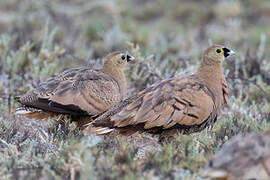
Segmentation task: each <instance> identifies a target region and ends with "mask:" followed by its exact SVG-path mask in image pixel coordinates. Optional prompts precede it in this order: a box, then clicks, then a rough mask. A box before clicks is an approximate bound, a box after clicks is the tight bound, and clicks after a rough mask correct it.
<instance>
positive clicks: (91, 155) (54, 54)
mask: <svg viewBox="0 0 270 180" xmlns="http://www.w3.org/2000/svg"><path fill="white" fill-rule="evenodd" d="M269 19H270V1H269V0H256V1H254V0H209V1H198V0H186V1H184V0H170V1H167V0H129V1H128V0H93V1H86V0H54V1H52V0H2V1H0V101H1V102H2V103H1V104H0V176H1V178H14V179H25V178H27V179H36V178H41V179H119V178H120V177H122V178H123V179H137V178H140V179H148V178H156V179H164V178H167V179H174V178H178V179H202V177H200V172H201V170H202V169H203V167H204V165H205V163H206V162H207V160H208V159H209V158H211V156H212V155H213V154H214V153H215V152H217V151H218V150H219V149H220V147H221V145H222V144H223V143H224V142H226V141H227V140H228V139H230V138H231V137H232V136H233V135H235V134H239V133H246V132H250V131H254V132H262V131H263V129H264V128H265V127H266V126H267V124H268V123H269V121H270V104H269V101H270V50H269V49H270V41H269V37H270V21H269ZM213 43H214V44H224V45H226V46H228V47H230V48H231V49H233V50H235V51H236V52H237V55H236V56H235V57H232V58H230V59H229V60H228V61H227V62H225V63H224V72H225V74H226V77H227V80H228V83H229V86H230V91H231V92H230V96H231V97H230V101H229V105H228V107H226V108H225V109H224V111H223V114H222V116H221V117H220V118H219V120H218V122H217V123H216V124H215V125H214V127H213V129H212V130H211V131H209V130H204V131H202V132H201V133H196V134H192V135H190V136H185V135H181V134H179V136H178V137H177V138H176V139H175V140H174V141H172V142H164V143H163V144H157V143H156V142H155V137H152V136H149V135H147V134H137V135H136V137H120V136H119V137H96V136H92V135H86V134H83V133H82V132H80V131H78V130H77V129H76V128H75V126H74V124H73V123H70V122H69V119H68V118H66V121H64V122H62V121H61V122H59V121H58V120H57V118H51V119H48V120H44V121H36V120H32V119H27V118H24V117H17V116H15V115H14V111H15V108H16V107H18V104H17V103H16V102H15V101H14V97H15V96H17V95H20V94H23V93H25V92H26V91H28V90H29V89H31V88H33V87H36V86H37V85H38V83H40V82H42V81H45V80H46V79H47V78H48V77H49V76H51V75H53V74H56V73H58V72H61V71H63V70H64V69H67V68H71V67H77V66H90V67H94V68H99V67H100V66H101V64H102V58H103V57H104V56H105V55H106V54H107V53H109V52H111V51H114V50H121V51H130V52H131V53H132V54H133V55H134V56H136V58H137V62H136V64H134V65H129V67H127V69H126V73H127V75H128V78H129V80H130V84H129V86H130V91H129V93H130V94H132V93H133V92H136V91H139V90H141V89H143V88H145V87H147V86H149V85H150V84H152V83H153V82H155V81H157V80H160V79H164V78H168V77H171V76H179V75H182V74H186V73H187V74H190V73H192V72H194V71H195V70H196V68H197V67H198V65H199V59H200V55H201V53H202V52H203V50H205V49H206V48H207V47H208V46H209V44H213Z"/></svg>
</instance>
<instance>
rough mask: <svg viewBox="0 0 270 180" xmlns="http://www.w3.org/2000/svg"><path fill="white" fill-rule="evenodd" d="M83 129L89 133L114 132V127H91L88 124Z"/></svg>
mask: <svg viewBox="0 0 270 180" xmlns="http://www.w3.org/2000/svg"><path fill="white" fill-rule="evenodd" d="M84 131H86V132H89V133H91V134H95V135H108V134H112V133H113V132H114V129H112V128H109V127H92V126H89V127H87V128H86V129H84Z"/></svg>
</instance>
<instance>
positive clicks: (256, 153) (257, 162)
mask: <svg viewBox="0 0 270 180" xmlns="http://www.w3.org/2000/svg"><path fill="white" fill-rule="evenodd" d="M202 175H203V176H205V177H208V178H215V179H223V180H248V179H250V180H251V179H254V180H255V179H258V180H269V179H270V127H269V128H268V129H267V131H265V133H264V134H255V133H249V134H246V135H237V136H235V137H233V138H232V139H230V140H229V141H228V142H226V143H225V144H224V145H223V146H222V148H221V150H220V151H219V152H218V153H217V154H216V155H215V156H214V158H213V160H211V161H209V162H208V164H207V165H206V167H205V169H204V172H203V174H202Z"/></svg>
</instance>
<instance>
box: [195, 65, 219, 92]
mask: <svg viewBox="0 0 270 180" xmlns="http://www.w3.org/2000/svg"><path fill="white" fill-rule="evenodd" d="M196 74H197V76H198V77H200V78H202V79H203V80H204V81H205V82H206V83H207V84H208V85H209V87H210V88H211V89H212V90H213V91H215V93H216V94H219V93H218V92H219V91H221V80H222V77H223V72H222V66H221V63H219V64H211V65H209V64H208V65H204V64H201V65H200V67H199V69H198V71H197V73H196Z"/></svg>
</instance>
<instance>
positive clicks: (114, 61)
mask: <svg viewBox="0 0 270 180" xmlns="http://www.w3.org/2000/svg"><path fill="white" fill-rule="evenodd" d="M134 60H135V58H134V57H133V56H131V55H129V54H128V53H122V52H119V51H116V52H112V53H110V54H108V55H107V56H106V58H105V62H104V66H110V67H111V68H117V69H119V68H120V69H122V68H124V67H125V66H126V65H127V63H128V62H131V61H134Z"/></svg>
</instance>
